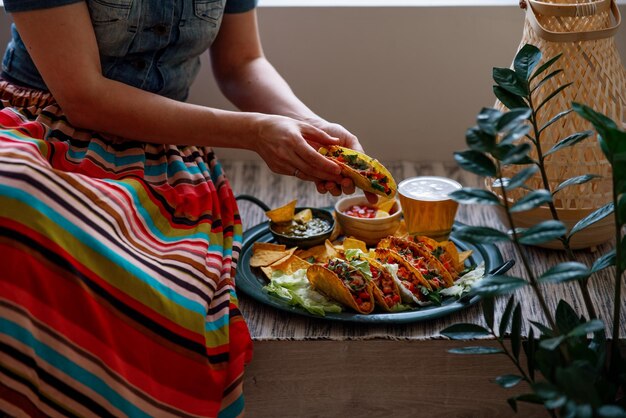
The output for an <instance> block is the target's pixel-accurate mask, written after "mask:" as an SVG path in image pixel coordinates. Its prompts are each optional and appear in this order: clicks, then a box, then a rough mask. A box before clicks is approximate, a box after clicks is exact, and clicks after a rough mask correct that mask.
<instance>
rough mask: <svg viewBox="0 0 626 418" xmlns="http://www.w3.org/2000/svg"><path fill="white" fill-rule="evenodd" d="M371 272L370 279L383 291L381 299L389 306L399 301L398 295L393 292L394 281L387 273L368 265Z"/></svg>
mask: <svg viewBox="0 0 626 418" xmlns="http://www.w3.org/2000/svg"><path fill="white" fill-rule="evenodd" d="M370 271H371V272H372V281H373V282H374V284H375V285H376V287H377V288H379V289H380V291H381V292H382V293H383V299H384V301H385V303H386V304H387V306H388V307H389V308H392V307H394V306H396V305H397V304H398V303H400V295H399V294H398V293H396V292H395V290H394V289H395V282H394V281H393V277H391V276H390V275H389V274H383V272H382V271H380V270H379V269H378V268H376V267H374V266H373V265H370Z"/></svg>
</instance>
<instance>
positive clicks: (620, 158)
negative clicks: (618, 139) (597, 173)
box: [611, 135, 626, 194]
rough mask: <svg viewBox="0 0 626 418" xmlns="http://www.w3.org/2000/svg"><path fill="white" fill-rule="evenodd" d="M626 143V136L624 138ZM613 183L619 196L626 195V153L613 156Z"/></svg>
mask: <svg viewBox="0 0 626 418" xmlns="http://www.w3.org/2000/svg"><path fill="white" fill-rule="evenodd" d="M624 142H626V135H625V136H624ZM611 165H612V168H613V181H614V182H615V190H616V192H617V194H622V193H626V152H623V153H619V154H615V155H613V162H612V163H611Z"/></svg>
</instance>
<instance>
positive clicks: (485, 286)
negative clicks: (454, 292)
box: [472, 276, 528, 296]
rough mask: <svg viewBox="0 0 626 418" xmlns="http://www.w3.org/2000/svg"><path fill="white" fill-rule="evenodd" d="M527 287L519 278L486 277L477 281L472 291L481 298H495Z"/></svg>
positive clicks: (525, 282) (526, 283)
mask: <svg viewBox="0 0 626 418" xmlns="http://www.w3.org/2000/svg"><path fill="white" fill-rule="evenodd" d="M527 285H528V282H527V281H526V280H524V279H520V278H519V277H509V276H487V277H485V278H483V279H482V280H480V281H478V282H477V283H476V284H475V285H474V286H473V287H472V289H473V290H475V291H476V293H477V294H479V295H481V296H496V295H504V294H506V293H511V292H513V291H514V290H516V289H519V288H520V287H523V286H527Z"/></svg>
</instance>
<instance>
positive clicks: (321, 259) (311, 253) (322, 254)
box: [294, 244, 328, 264]
mask: <svg viewBox="0 0 626 418" xmlns="http://www.w3.org/2000/svg"><path fill="white" fill-rule="evenodd" d="M294 254H295V255H297V256H298V257H300V258H301V259H303V260H306V261H308V262H310V263H312V264H315V263H325V262H326V261H328V253H327V252H326V247H325V246H324V245H323V244H322V245H316V246H315V247H311V248H308V249H306V250H297V251H296V252H295V253H294Z"/></svg>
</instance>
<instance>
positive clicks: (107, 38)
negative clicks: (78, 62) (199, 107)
mask: <svg viewBox="0 0 626 418" xmlns="http://www.w3.org/2000/svg"><path fill="white" fill-rule="evenodd" d="M56 1H57V2H58V4H67V3H71V2H73V1H72V0H56ZM256 2H257V0H228V3H227V0H87V4H88V6H89V13H90V15H91V21H92V23H93V27H94V31H95V34H96V38H97V41H98V48H99V50H100V60H101V63H102V73H103V74H104V76H105V77H107V78H109V79H112V80H117V81H120V82H122V83H126V84H129V85H131V86H134V87H137V88H140V89H143V90H147V91H150V92H153V93H157V94H159V95H162V96H166V97H169V98H172V99H176V100H181V101H183V100H185V99H186V98H187V96H188V93H189V87H190V86H191V83H192V82H193V80H194V78H195V76H196V74H197V73H198V70H199V68H200V55H201V54H202V53H203V52H204V51H206V50H207V49H208V48H209V46H210V45H211V43H212V42H213V40H214V39H215V37H216V35H217V32H218V30H219V27H220V23H221V21H222V16H223V13H224V11H225V9H226V12H227V13H240V12H245V11H248V10H251V9H253V8H254V7H255V6H256ZM51 3H53V2H51V1H48V0H5V1H4V4H5V8H6V10H7V11H8V12H14V11H22V10H31V9H36V8H43V7H50V4H51ZM11 33H12V40H11V41H10V42H9V44H8V46H7V50H6V52H5V54H4V58H3V60H2V71H3V74H4V75H5V76H7V78H8V79H11V80H14V81H17V82H19V83H21V84H24V85H27V86H30V87H34V88H37V89H41V90H48V89H47V87H46V85H45V83H44V81H43V79H42V78H41V75H40V74H39V72H38V71H37V69H36V67H35V65H34V64H33V61H32V60H31V58H30V56H29V55H28V52H27V50H26V47H25V46H24V43H23V42H22V39H21V38H20V36H19V34H18V32H17V30H16V28H15V25H11ZM68 48H71V46H68Z"/></svg>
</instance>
